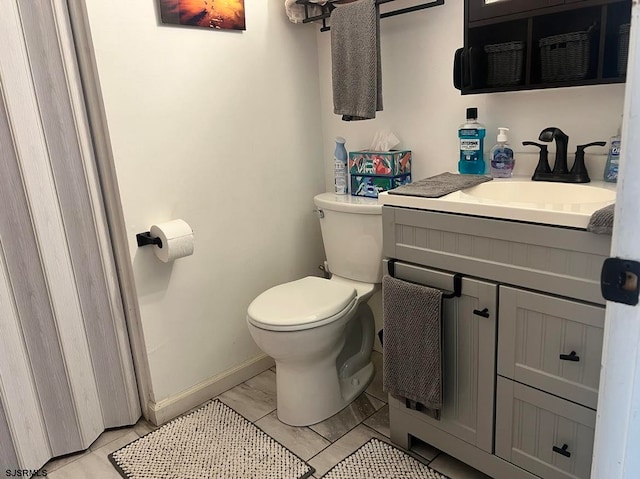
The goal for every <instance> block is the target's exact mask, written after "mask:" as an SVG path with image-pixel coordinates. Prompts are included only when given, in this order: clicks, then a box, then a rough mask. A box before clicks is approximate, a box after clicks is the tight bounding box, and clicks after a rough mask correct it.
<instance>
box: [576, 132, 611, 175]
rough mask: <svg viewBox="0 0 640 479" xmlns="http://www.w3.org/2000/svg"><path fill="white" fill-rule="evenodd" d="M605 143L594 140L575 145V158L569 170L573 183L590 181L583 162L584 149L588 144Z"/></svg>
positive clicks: (604, 143) (601, 144)
mask: <svg viewBox="0 0 640 479" xmlns="http://www.w3.org/2000/svg"><path fill="white" fill-rule="evenodd" d="M606 144H607V142H606V141H594V142H592V143H587V144H585V145H578V146H577V147H576V159H575V160H574V161H573V166H572V167H571V172H570V174H571V175H572V176H573V181H574V182H575V183H589V181H591V179H590V178H589V173H587V167H586V165H585V164H584V149H585V148H588V147H590V146H605V145H606Z"/></svg>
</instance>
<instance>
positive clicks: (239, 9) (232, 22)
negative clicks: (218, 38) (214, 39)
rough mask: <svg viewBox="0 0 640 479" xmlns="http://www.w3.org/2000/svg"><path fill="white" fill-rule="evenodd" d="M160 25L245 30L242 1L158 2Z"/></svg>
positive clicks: (172, 0) (190, 0) (196, 0)
mask: <svg viewBox="0 0 640 479" xmlns="http://www.w3.org/2000/svg"><path fill="white" fill-rule="evenodd" d="M158 3H159V6H160V17H161V19H162V23H165V24H171V25H184V26H191V27H200V28H209V29H215V30H246V23H245V10H244V0H158Z"/></svg>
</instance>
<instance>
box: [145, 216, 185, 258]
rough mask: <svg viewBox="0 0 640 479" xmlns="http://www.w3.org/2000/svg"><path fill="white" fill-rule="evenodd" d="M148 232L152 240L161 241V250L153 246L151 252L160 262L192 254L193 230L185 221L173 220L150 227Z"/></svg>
mask: <svg viewBox="0 0 640 479" xmlns="http://www.w3.org/2000/svg"><path fill="white" fill-rule="evenodd" d="M149 232H150V233H151V237H152V238H160V239H161V240H162V248H160V247H159V246H156V245H154V246H153V252H154V253H155V254H156V256H157V257H158V259H159V260H160V261H163V262H164V263H168V262H169V261H173V260H175V259H178V258H184V257H185V256H190V255H192V254H193V230H192V229H191V226H189V224H188V223H187V222H186V221H184V220H173V221H167V222H166V223H159V224H157V225H152V226H151V228H150V230H149Z"/></svg>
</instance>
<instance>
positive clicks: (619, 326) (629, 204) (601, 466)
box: [591, 0, 640, 479]
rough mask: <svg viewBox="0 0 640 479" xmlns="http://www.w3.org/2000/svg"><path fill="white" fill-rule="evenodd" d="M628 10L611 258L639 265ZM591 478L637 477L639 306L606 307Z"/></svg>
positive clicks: (638, 12)
mask: <svg viewBox="0 0 640 479" xmlns="http://www.w3.org/2000/svg"><path fill="white" fill-rule="evenodd" d="M632 5H633V6H632V10H631V40H630V42H629V60H628V62H627V85H626V89H625V105H624V122H623V128H622V129H623V131H622V157H621V162H620V175H619V178H618V193H617V196H616V208H615V221H614V225H613V226H614V227H613V238H612V241H611V256H612V257H618V258H623V259H626V260H632V261H640V208H639V206H640V201H639V198H640V196H639V195H638V193H639V192H640V0H634V1H633V3H632ZM591 477H592V479H637V478H639V477H640V305H635V306H631V305H627V304H621V303H614V302H607V313H606V318H605V329H604V344H603V351H602V369H601V373H600V392H599V395H598V417H597V422H596V438H595V445H594V460H593V467H592V469H591Z"/></svg>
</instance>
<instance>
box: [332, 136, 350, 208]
mask: <svg viewBox="0 0 640 479" xmlns="http://www.w3.org/2000/svg"><path fill="white" fill-rule="evenodd" d="M344 142H345V141H344V138H341V137H339V136H338V137H336V149H335V153H334V155H333V156H334V158H333V159H334V161H333V173H334V183H335V191H336V194H337V195H346V194H347V193H348V192H349V186H348V179H349V171H348V166H347V156H348V155H347V149H346V148H345V147H344Z"/></svg>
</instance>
